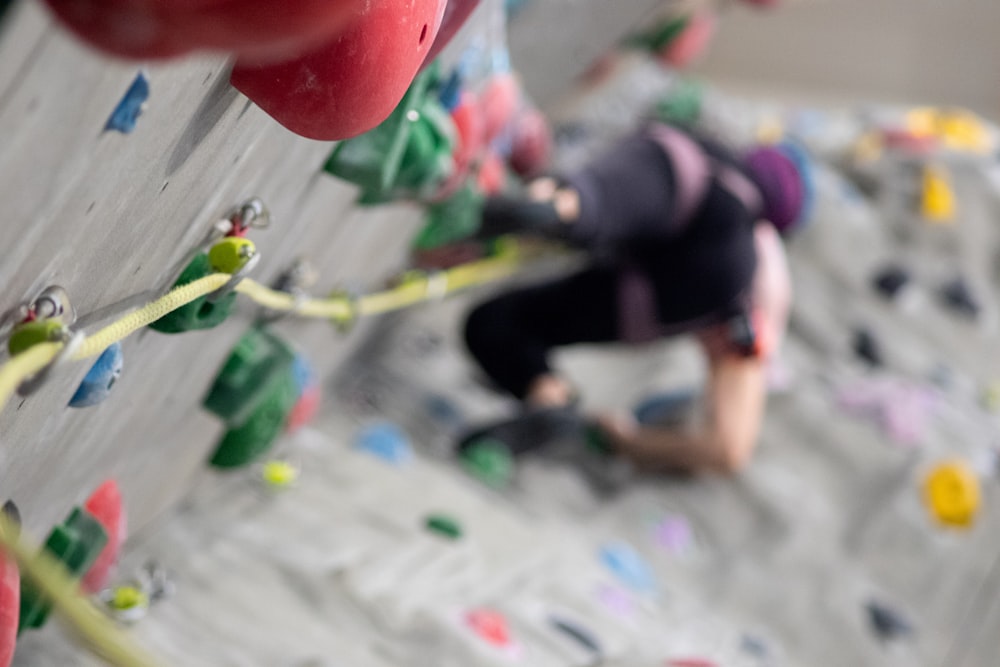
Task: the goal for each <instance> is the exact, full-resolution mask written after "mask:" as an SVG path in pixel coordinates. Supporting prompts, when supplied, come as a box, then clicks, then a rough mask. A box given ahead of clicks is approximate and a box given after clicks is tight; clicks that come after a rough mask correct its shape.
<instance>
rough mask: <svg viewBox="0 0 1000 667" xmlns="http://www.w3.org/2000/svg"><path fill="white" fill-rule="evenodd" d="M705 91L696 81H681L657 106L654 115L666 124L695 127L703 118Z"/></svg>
mask: <svg viewBox="0 0 1000 667" xmlns="http://www.w3.org/2000/svg"><path fill="white" fill-rule="evenodd" d="M702 97H703V91H702V87H701V84H699V83H697V82H695V81H681V82H679V83H678V84H676V85H675V86H674V88H673V89H671V91H670V92H669V93H667V94H666V95H664V96H663V98H662V99H660V101H659V102H658V103H657V104H656V108H655V110H654V113H655V115H656V117H657V118H658V119H659V120H661V121H663V122H664V123H671V124H673V125H694V124H695V123H697V122H698V119H699V118H700V117H701V109H702Z"/></svg>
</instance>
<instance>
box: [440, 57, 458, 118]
mask: <svg viewBox="0 0 1000 667" xmlns="http://www.w3.org/2000/svg"><path fill="white" fill-rule="evenodd" d="M462 78H463V77H462V72H461V71H460V68H458V67H456V68H455V69H454V71H452V73H451V74H450V75H449V76H448V78H447V79H445V80H444V81H443V82H441V84H440V87H439V88H438V101H439V102H441V106H443V107H444V108H445V109H447V110H448V111H454V110H455V107H457V106H458V102H459V100H460V99H461V97H462V83H463V82H462Z"/></svg>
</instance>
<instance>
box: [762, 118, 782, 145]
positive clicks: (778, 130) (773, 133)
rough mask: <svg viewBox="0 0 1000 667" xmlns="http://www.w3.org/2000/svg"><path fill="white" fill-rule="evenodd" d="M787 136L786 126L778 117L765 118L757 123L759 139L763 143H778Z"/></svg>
mask: <svg viewBox="0 0 1000 667" xmlns="http://www.w3.org/2000/svg"><path fill="white" fill-rule="evenodd" d="M784 138H785V126H784V125H783V124H782V122H781V120H779V119H777V118H765V119H764V120H762V121H761V122H760V124H759V125H757V141H758V142H759V143H762V144H776V143H778V142H779V141H781V140H782V139H784Z"/></svg>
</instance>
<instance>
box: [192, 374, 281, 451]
mask: <svg viewBox="0 0 1000 667" xmlns="http://www.w3.org/2000/svg"><path fill="white" fill-rule="evenodd" d="M298 397H299V388H298V384H297V383H296V382H295V377H294V376H293V375H292V373H291V372H288V373H285V374H283V375H282V376H281V377H280V378H279V379H278V381H277V384H275V385H274V386H272V387H270V389H269V391H268V393H267V395H266V396H265V398H264V399H263V401H261V403H260V404H259V405H257V406H256V409H255V410H254V412H253V414H252V415H250V418H249V419H247V420H246V422H244V423H243V424H240V425H238V426H235V427H234V428H231V429H230V430H229V431H228V432H227V433H226V434H225V435H224V436H223V437H222V440H220V441H219V444H218V446H217V447H216V448H215V452H214V453H213V454H212V458H211V460H210V463H211V464H212V465H213V466H215V467H216V468H236V467H239V466H243V465H246V464H248V463H251V462H253V461H254V460H256V459H257V458H259V457H260V456H261V455H263V454H264V453H265V452H266V451H267V450H269V449H270V448H271V445H273V444H274V441H275V440H277V438H278V436H279V435H280V434H281V432H282V430H283V429H284V427H285V422H286V420H287V419H288V413H289V412H291V411H292V408H293V407H294V406H295V402H296V401H297V400H298Z"/></svg>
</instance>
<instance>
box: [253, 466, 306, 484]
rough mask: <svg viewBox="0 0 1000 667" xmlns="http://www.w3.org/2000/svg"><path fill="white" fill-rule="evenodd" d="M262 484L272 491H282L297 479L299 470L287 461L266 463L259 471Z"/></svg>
mask: <svg viewBox="0 0 1000 667" xmlns="http://www.w3.org/2000/svg"><path fill="white" fill-rule="evenodd" d="M261 478H262V479H263V480H264V483H265V484H267V485H268V486H269V487H271V488H274V489H283V488H286V487H288V486H291V485H292V484H293V483H295V480H297V479H298V478H299V469H298V468H296V467H295V466H294V465H292V464H291V463H289V462H288V461H268V462H267V463H265V464H264V466H263V468H262V469H261Z"/></svg>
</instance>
